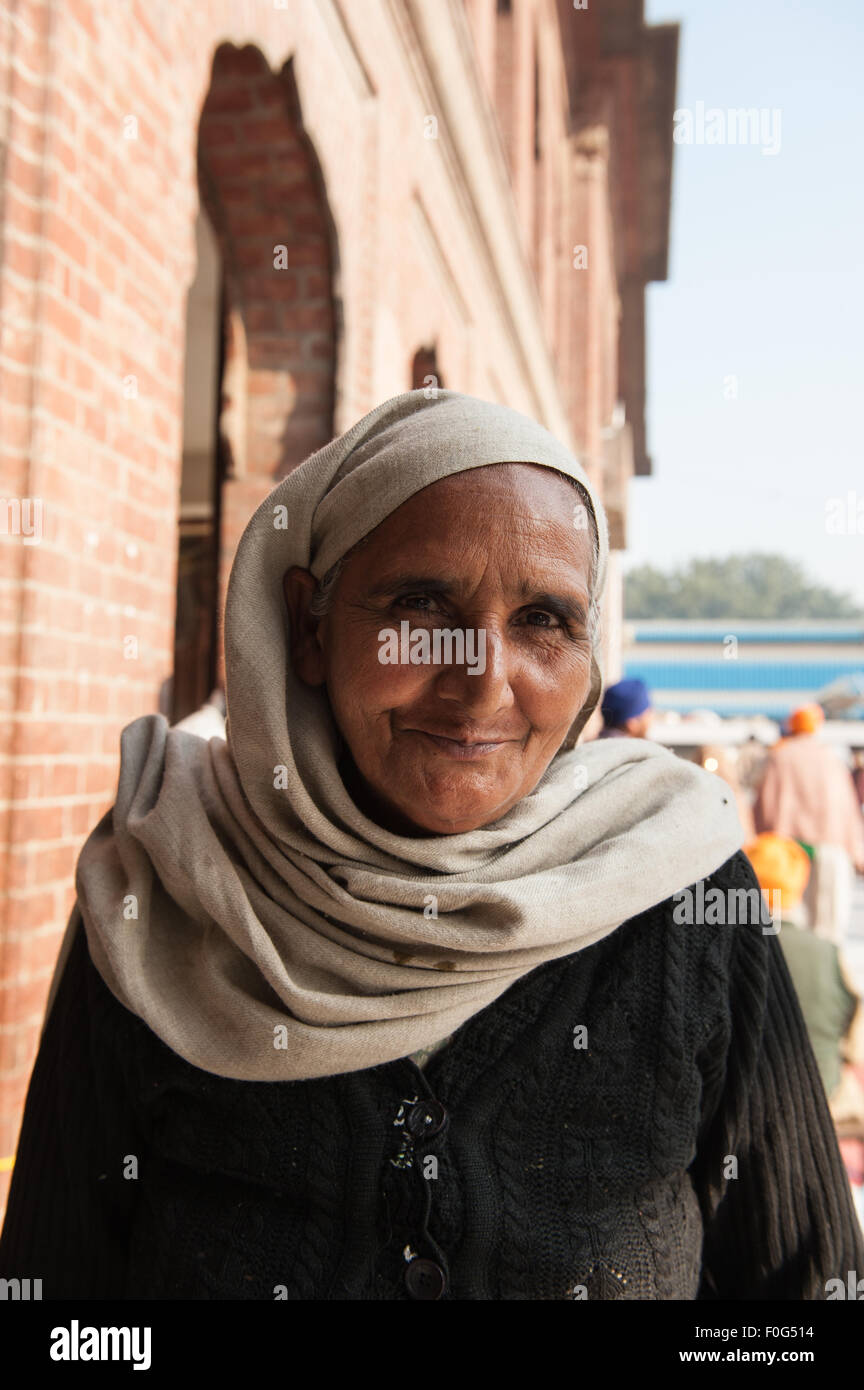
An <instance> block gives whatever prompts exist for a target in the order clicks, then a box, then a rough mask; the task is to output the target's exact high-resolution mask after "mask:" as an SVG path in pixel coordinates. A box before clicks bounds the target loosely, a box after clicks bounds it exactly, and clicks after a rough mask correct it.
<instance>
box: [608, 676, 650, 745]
mask: <svg viewBox="0 0 864 1390" xmlns="http://www.w3.org/2000/svg"><path fill="white" fill-rule="evenodd" d="M600 713H601V714H602V716H603V728H602V729H601V731H600V733H599V734H598V735H597V737H598V738H648V737H649V735H650V732H651V723H652V720H653V718H654V711H653V709H652V708H651V693H650V691H649V689H648V687H647V685H646V684H645V682H644V681H640V680H636V679H631V680H623V681H616V683H615V684H614V685H610V686H609V687H608V689H607V690H606V692H605V694H604V696H603V702H602V704H601V706H600Z"/></svg>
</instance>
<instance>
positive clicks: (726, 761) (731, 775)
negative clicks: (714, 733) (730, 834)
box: [696, 743, 756, 840]
mask: <svg viewBox="0 0 864 1390" xmlns="http://www.w3.org/2000/svg"><path fill="white" fill-rule="evenodd" d="M696 761H697V762H698V763H699V764H700V765H701V766H702V767H704V768H705V771H706V772H716V774H717V776H718V777H722V778H723V781H724V782H727V783H728V785H729V786H730V787H731V788H732V791H733V792H734V793H735V805H736V807H737V810H738V818H739V820H740V821H741V828H742V830H743V831H744V834H745V836H746V838H747V839H748V840H750V839H752V838H753V836H754V835H755V834H756V828H755V826H754V824H753V807H752V806H751V804H750V800H749V798H748V796H747V793H746V792H745V791H744V788H743V787H742V786H741V783H740V780H739V778H738V769H737V766H736V764H735V760H734V758H733V756H732V754H731V753H730V752H729V750H728V748H722V747H721V746H720V745H719V744H716V743H703V744H702V746H701V748H697V750H696Z"/></svg>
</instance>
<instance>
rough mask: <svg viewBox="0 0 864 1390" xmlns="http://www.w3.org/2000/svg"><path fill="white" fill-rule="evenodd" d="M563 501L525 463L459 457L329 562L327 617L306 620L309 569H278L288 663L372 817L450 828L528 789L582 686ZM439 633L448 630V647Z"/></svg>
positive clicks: (584, 546)
mask: <svg viewBox="0 0 864 1390" xmlns="http://www.w3.org/2000/svg"><path fill="white" fill-rule="evenodd" d="M577 502H578V497H577V494H576V493H575V491H574V490H573V489H572V488H571V487H569V486H568V484H567V483H566V482H564V480H563V479H561V478H560V477H558V476H557V475H556V474H554V473H552V472H551V471H550V470H548V469H546V468H542V467H539V466H538V465H534V464H493V465H491V466H488V467H483V468H475V469H470V470H469V471H467V472H464V473H458V474H455V475H454V476H452V477H449V478H445V479H442V480H441V481H440V482H437V483H433V484H432V485H431V486H429V487H427V488H424V489H423V490H422V491H421V492H417V493H415V494H414V496H413V497H410V498H409V499H408V501H407V502H404V503H403V504H402V506H401V507H399V508H398V509H397V510H396V511H395V512H392V513H391V514H390V516H388V517H387V518H385V520H384V521H382V522H381V524H380V525H379V526H378V527H377V528H376V529H375V530H374V531H373V532H372V533H371V535H370V536H369V537H368V539H367V541H366V543H365V544H364V545H363V546H362V547H361V548H360V549H359V550H358V551H357V552H355V553H354V554H353V555H351V557H350V558H349V559H348V561H347V562H346V564H345V567H344V569H343V571H342V573H341V575H340V577H339V580H338V583H337V585H336V589H335V593H334V595H333V600H332V606H331V609H330V612H329V613H328V614H327V616H326V617H324V618H322V619H320V620H317V621H316V620H315V619H314V618H311V617H310V615H309V612H308V606H309V601H310V599H311V597H312V594H313V592H314V589H315V580H314V578H313V577H312V575H311V574H309V573H308V571H306V570H301V569H298V568H296V567H295V568H292V569H290V570H288V571H287V572H286V575H285V595H286V600H287V602H288V607H289V611H290V613H291V631H292V639H293V662H294V669H295V670H296V672H297V673H298V675H299V676H300V678H301V679H302V680H304V681H305V682H306V683H307V684H309V685H321V684H324V685H326V688H327V695H328V698H329V701H330V705H331V708H332V711H333V715H334V718H335V720H336V723H337V725H338V727H339V729H340V731H341V733H342V736H343V738H344V739H345V742H346V743H347V745H348V748H349V749H350V752H351V755H352V758H353V761H354V765H355V768H356V773H359V777H358V776H357V775H356V774H355V772H354V771H353V770H352V771H351V772H350V774H349V779H348V780H349V784H350V787H351V791H352V795H354V797H355V800H357V801H358V804H361V805H362V807H363V809H364V811H365V812H366V814H368V815H369V816H370V818H371V819H374V820H376V821H377V822H378V823H380V824H382V825H385V826H386V827H387V828H389V829H392V830H394V831H395V832H397V833H399V834H408V835H417V834H424V833H425V834H432V835H450V834H457V833H460V832H462V831H467V830H475V829H477V827H478V826H482V825H488V824H489V823H490V822H492V821H495V820H497V819H498V818H499V817H500V816H503V815H504V813H505V812H506V811H508V810H509V809H510V807H511V806H513V805H515V803H516V802H517V801H519V800H520V799H521V798H522V797H523V796H526V795H527V794H528V793H529V792H531V791H532V790H533V788H534V787H535V786H536V785H537V783H538V781H539V780H540V778H541V777H542V775H543V773H544V772H545V770H546V768H547V767H548V765H549V763H550V762H551V760H552V758H553V757H554V755H555V753H556V752H557V751H558V749H559V748H560V746H561V744H562V743H563V741H564V739H565V738H566V735H567V731H568V729H569V728H570V725H571V724H572V723H573V720H574V719H575V718H576V716H577V714H578V713H579V711H580V709H581V708H582V706H583V705H584V703H585V700H586V699H587V696H588V691H589V687H590V657H591V647H590V642H589V639H588V631H587V615H588V602H589V594H588V583H589V577H590V566H591V536H590V532H589V531H588V530H587V529H585V528H584V527H583V528H582V529H577V528H576V527H575V526H574V515H576V514H577V513H575V512H574V507H575V504H576V503H577ZM402 624H407V625H408V626H407V627H406V628H402V626H401V625H402ZM436 629H437V630H438V632H439V637H438V641H439V643H441V646H440V649H439V653H438V659H437V664H435V645H434V634H435V630H436ZM442 629H450V630H451V632H452V630H453V629H457V630H461V632H462V633H463V638H462V640H463V641H464V643H465V653H464V655H465V659H463V660H460V659H459V658H460V656H461V655H462V653H461V652H460V647H459V639H458V637H457V638H451V639H447V641H452V642H453V646H452V647H450V648H449V652H448V646H447V645H446V642H444V641H442V638H441V630H442ZM388 630H389V632H390V633H392V634H393V636H392V637H390V638H389V639H388V637H387V636H386V633H387V631H388ZM418 630H422V633H420V632H418ZM382 633H384V634H385V636H383V637H382V636H381V634H382ZM403 634H404V635H405V637H407V639H408V640H407V641H406V640H405V637H403V641H402V645H401V647H400V644H399V641H398V640H397V635H398V636H400V637H401V636H402V635H403ZM422 634H425V635H422ZM484 648H485V650H484ZM412 651H413V652H414V654H415V655H420V656H422V655H424V654H428V655H429V656H430V657H431V658H432V660H431V661H430V664H419V663H417V662H415V661H411V660H410V659H406V658H409V657H410V655H411V653H412ZM394 657H395V658H396V659H395V661H394V660H393V658H394ZM387 658H390V659H387Z"/></svg>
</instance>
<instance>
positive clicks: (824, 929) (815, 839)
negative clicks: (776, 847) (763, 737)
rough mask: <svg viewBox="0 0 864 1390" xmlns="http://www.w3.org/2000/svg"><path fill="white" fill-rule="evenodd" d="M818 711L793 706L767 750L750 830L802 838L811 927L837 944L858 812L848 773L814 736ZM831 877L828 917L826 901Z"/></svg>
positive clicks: (860, 836) (858, 860)
mask: <svg viewBox="0 0 864 1390" xmlns="http://www.w3.org/2000/svg"><path fill="white" fill-rule="evenodd" d="M824 722H825V715H824V713H823V711H822V709H821V708H820V706H819V705H816V704H812V705H802V706H801V707H800V708H799V709H796V710H794V711H793V712H792V714H791V715H790V717H789V721H788V725H787V727H788V730H789V732H788V734H787V735H786V736H785V737H784V738H781V739H780V740H779V742H777V743H776V744H775V745H774V747H773V748H772V749H771V751H770V753H769V755H768V757H767V758H766V760H765V766H764V770H763V775H762V781H761V783H760V786H759V789H758V791H757V793H756V800H755V802H754V805H753V824H754V828H755V830H756V833H757V834H763V833H765V832H767V831H770V832H773V834H775V835H785V836H789V837H790V838H791V839H793V840H802V841H804V842H805V843H806V844H808V845H812V846H813V848H814V873H815V882H814V884H813V885H812V888H811V890H810V892H809V893H808V895H807V898H806V900H805V901H806V906H807V908H808V911H809V912H810V914H811V925H812V926H814V927H816V926H817V925H818V928H819V932H818V934H819V935H822V936H827V937H829V938H830V939H831V940H833V941H835V942H836V943H837V944H838V945H839V944H841V943H842V941H843V940H844V938H845V935H846V931H847V928H848V924H849V919H850V916H851V910H852V889H853V882H854V874H855V872H856V871H857V872H858V873H864V816H862V814H861V807H860V806H859V804H858V800H857V797H856V796H855V790H854V787H853V785H852V781H851V779H850V777H849V771H848V769H847V768H846V767H844V766H843V763H842V762H841V760H840V759H839V758H838V756H837V754H836V753H835V751H834V749H833V748H830V747H829V746H828V745H827V744H825V743H823V742H821V740H820V739H819V736H818V735H819V730H820V729H821V727H822V725H823V724H824ZM830 879H836V882H834V883H831V885H830V901H831V915H830V916H829V911H828V907H827V903H826V902H823V903H822V905H821V907H820V906H819V905H818V904H817V903H816V902H815V901H814V895H815V894H816V893H817V892H818V893H819V894H821V895H822V896H823V897H825V898H827V896H828V893H829V889H828V886H827V885H828V884H829V880H830Z"/></svg>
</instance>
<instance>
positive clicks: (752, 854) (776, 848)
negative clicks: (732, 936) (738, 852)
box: [744, 831, 810, 910]
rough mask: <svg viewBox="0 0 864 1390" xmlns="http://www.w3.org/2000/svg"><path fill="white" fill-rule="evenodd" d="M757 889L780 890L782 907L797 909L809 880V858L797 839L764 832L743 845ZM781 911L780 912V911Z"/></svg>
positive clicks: (768, 891)
mask: <svg viewBox="0 0 864 1390" xmlns="http://www.w3.org/2000/svg"><path fill="white" fill-rule="evenodd" d="M744 853H745V854H746V855H747V858H748V859H749V860H750V863H751V864H752V865H753V870H754V872H755V874H756V877H757V878H758V880H759V887H760V888H764V889H765V891H766V892H767V893H770V892H772V891H776V890H777V889H778V888H779V890H780V902H781V905H782V908H789V907H797V906H798V903H800V901H801V898H802V897H803V894H804V889H805V888H806V887H807V880H808V879H809V877H810V856H809V855H808V853H807V851H806V850H805V849H802V847H801V845H799V843H798V841H797V840H790V839H789V838H788V837H787V836H786V835H773V834H770V833H769V832H767V831H766V832H765V833H764V834H762V835H757V836H756V838H755V840H750V841H749V842H748V843H747V844H746V845H745V846H744ZM782 908H781V910H782Z"/></svg>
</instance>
